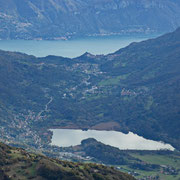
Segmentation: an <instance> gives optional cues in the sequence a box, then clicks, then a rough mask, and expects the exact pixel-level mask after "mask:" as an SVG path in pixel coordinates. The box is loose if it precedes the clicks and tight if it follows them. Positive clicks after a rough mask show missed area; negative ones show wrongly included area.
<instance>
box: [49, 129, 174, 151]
mask: <svg viewBox="0 0 180 180" xmlns="http://www.w3.org/2000/svg"><path fill="white" fill-rule="evenodd" d="M51 131H53V137H52V143H51V144H52V145H57V146H60V147H68V146H75V145H78V144H80V143H81V141H82V140H83V139H87V138H95V139H96V140H98V141H100V142H102V143H104V144H107V145H111V146H114V147H117V148H119V149H137V150H160V149H169V150H174V148H173V147H172V146H171V145H170V144H164V143H162V142H157V141H152V140H147V139H145V138H143V137H140V136H138V135H136V134H133V133H132V132H129V134H123V133H121V132H117V131H97V130H88V131H82V130H74V129H51Z"/></svg>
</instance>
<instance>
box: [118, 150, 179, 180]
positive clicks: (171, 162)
mask: <svg viewBox="0 0 180 180" xmlns="http://www.w3.org/2000/svg"><path fill="white" fill-rule="evenodd" d="M130 155H131V156H133V157H134V158H137V159H140V160H141V161H142V162H143V163H145V164H153V165H160V168H156V169H153V170H150V171H147V170H140V169H134V168H131V167H130V166H129V165H126V166H119V167H120V168H121V171H123V172H126V173H129V172H131V173H137V174H138V175H137V176H135V177H136V178H137V179H141V178H147V177H148V176H153V177H155V176H157V177H159V179H160V180H180V155H179V154H176V153H172V154H158V153H145V154H142V153H140V152H139V153H138V152H131V153H130ZM169 169H170V170H171V169H174V170H175V171H176V174H173V173H172V170H171V171H169ZM147 179H148V178H147Z"/></svg>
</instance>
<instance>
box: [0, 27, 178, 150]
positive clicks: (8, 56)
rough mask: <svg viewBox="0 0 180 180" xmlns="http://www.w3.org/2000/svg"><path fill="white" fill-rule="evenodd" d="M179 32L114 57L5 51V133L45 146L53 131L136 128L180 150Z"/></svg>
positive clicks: (1, 87)
mask: <svg viewBox="0 0 180 180" xmlns="http://www.w3.org/2000/svg"><path fill="white" fill-rule="evenodd" d="M179 59H180V29H177V30H176V31H175V32H173V33H169V34H166V35H164V36H161V37H159V38H156V39H151V40H147V41H143V42H140V43H132V44H131V45H129V46H128V47H126V48H123V49H121V50H119V51H117V52H115V53H113V54H109V55H107V56H103V55H102V56H94V55H91V54H89V53H85V54H84V55H82V56H80V57H78V58H75V59H68V58H62V57H56V56H47V57H45V58H36V57H34V56H28V55H25V54H21V53H13V52H5V51H0V132H1V137H2V138H3V139H8V140H9V141H10V140H12V141H20V142H24V143H28V144H30V145H36V146H37V147H39V146H40V145H42V144H47V142H49V139H50V136H51V134H50V133H47V129H49V128H52V127H66V128H72V127H73V128H93V129H108V130H110V129H114V130H118V131H123V132H128V131H132V132H134V133H137V134H139V135H142V136H144V137H146V138H151V139H155V140H162V141H164V142H168V143H171V144H172V145H173V146H174V147H176V148H178V149H180V139H179V138H180V137H179V134H180V128H179V127H180V109H179V107H180V71H179V69H180V61H179Z"/></svg>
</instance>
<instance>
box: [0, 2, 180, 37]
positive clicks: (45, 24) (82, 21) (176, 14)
mask: <svg viewBox="0 0 180 180" xmlns="http://www.w3.org/2000/svg"><path fill="white" fill-rule="evenodd" d="M0 25H1V26H0V38H1V39H41V38H42V39H59V38H60V39H66V38H71V37H79V36H89V35H90V36H92V35H111V34H119V33H120V34H124V33H125V34H128V33H148V32H161V33H162V32H169V31H172V30H175V28H177V27H178V26H180V2H179V0H173V1H171V0H138V1H134V0H78V1H77V0H36V1H34V0H8V1H4V0H0Z"/></svg>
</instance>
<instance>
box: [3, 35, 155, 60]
mask: <svg viewBox="0 0 180 180" xmlns="http://www.w3.org/2000/svg"><path fill="white" fill-rule="evenodd" d="M157 36H158V35H157V34H150V35H141V36H137V35H136V36H132V35H131V36H127V35H126V36H122V35H121V36H107V37H87V38H81V39H80V38H79V39H70V40H67V41H65V40H58V41H47V40H42V41H37V40H0V49H2V50H6V51H18V52H23V53H26V54H29V55H34V56H37V57H45V56H48V55H56V56H63V57H69V58H73V57H77V56H80V55H82V54H84V53H85V52H89V53H92V54H94V55H96V54H108V53H112V52H115V51H117V50H119V49H120V48H123V47H125V46H127V45H129V44H130V43H132V42H139V41H142V40H146V39H149V38H153V37H157Z"/></svg>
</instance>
